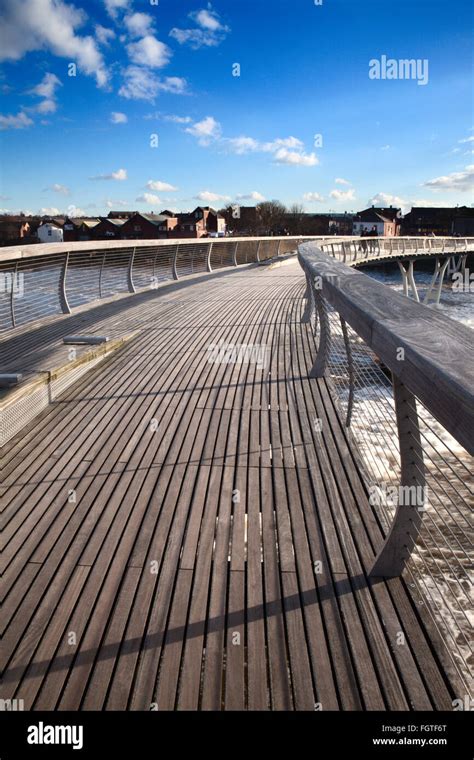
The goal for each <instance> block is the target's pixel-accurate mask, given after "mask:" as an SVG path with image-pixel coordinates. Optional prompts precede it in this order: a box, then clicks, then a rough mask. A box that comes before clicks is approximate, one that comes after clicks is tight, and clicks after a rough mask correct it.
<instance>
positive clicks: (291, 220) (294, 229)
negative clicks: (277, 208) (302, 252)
mask: <svg viewBox="0 0 474 760" xmlns="http://www.w3.org/2000/svg"><path fill="white" fill-rule="evenodd" d="M304 214H305V211H304V206H303V205H302V204H301V203H293V204H292V205H291V206H290V207H289V209H288V214H287V227H288V231H289V233H290V235H301V234H302V233H303V227H304V219H305V217H304Z"/></svg>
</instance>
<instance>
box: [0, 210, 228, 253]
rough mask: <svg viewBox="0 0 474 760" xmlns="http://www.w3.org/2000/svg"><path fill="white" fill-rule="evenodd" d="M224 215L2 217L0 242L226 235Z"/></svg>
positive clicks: (197, 212)
mask: <svg viewBox="0 0 474 760" xmlns="http://www.w3.org/2000/svg"><path fill="white" fill-rule="evenodd" d="M225 231H226V226H225V219H224V217H223V216H222V215H221V214H219V213H218V212H217V211H215V210H214V209H212V208H210V207H209V206H198V207H197V208H195V209H194V211H192V212H191V213H185V214H181V213H173V212H172V211H168V210H164V211H162V212H161V213H160V214H153V213H150V214H142V213H140V212H138V211H121V212H116V211H115V212H114V211H111V212H110V214H109V215H108V216H107V217H88V218H69V217H67V216H66V217H49V218H39V217H23V216H18V217H13V216H9V217H3V218H0V243H1V244H2V245H15V243H22V244H24V243H38V242H40V243H55V242H63V241H64V242H71V241H80V240H114V239H117V240H149V239H153V240H156V239H166V238H202V237H223V236H224V235H225Z"/></svg>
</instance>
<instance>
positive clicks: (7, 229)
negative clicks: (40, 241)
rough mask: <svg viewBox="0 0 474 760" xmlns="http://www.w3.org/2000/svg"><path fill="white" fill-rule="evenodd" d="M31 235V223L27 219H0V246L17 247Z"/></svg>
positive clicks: (7, 217) (19, 217) (5, 217)
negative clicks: (18, 243)
mask: <svg viewBox="0 0 474 760" xmlns="http://www.w3.org/2000/svg"><path fill="white" fill-rule="evenodd" d="M30 235H31V230H30V223H29V221H28V220H27V219H26V217H21V216H3V217H0V244H1V245H15V243H16V242H17V241H18V242H19V241H22V240H23V239H24V238H27V237H29V236H30Z"/></svg>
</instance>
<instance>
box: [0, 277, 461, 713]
mask: <svg viewBox="0 0 474 760" xmlns="http://www.w3.org/2000/svg"><path fill="white" fill-rule="evenodd" d="M304 290H305V282H304V276H303V274H302V272H301V270H300V269H299V267H298V265H297V264H296V262H295V263H292V264H290V265H288V266H283V267H282V266H280V267H274V268H269V267H260V268H248V269H236V270H232V271H226V272H221V273H219V274H217V275H208V276H203V277H200V278H196V279H193V280H191V281H186V282H180V283H178V284H173V285H170V286H166V287H164V288H163V289H161V290H160V291H159V292H147V293H142V294H137V295H134V296H129V297H125V298H121V299H119V300H115V301H111V302H108V303H101V304H99V305H97V304H95V305H92V306H91V307H89V308H88V309H83V310H82V311H80V312H79V313H76V314H74V315H72V316H63V317H60V318H55V319H52V320H49V321H47V322H44V323H41V324H35V325H33V326H31V325H30V326H29V327H28V328H21V329H19V330H17V331H15V332H14V334H13V335H12V334H10V335H7V337H6V339H5V340H4V344H3V346H2V347H3V349H4V351H5V356H6V357H7V360H8V357H10V359H13V358H14V357H15V356H19V355H20V352H23V353H24V355H25V357H26V358H25V362H26V365H27V366H29V367H31V368H33V367H36V368H38V367H40V366H41V363H42V362H43V363H44V362H45V361H46V360H47V359H48V358H51V356H52V355H53V354H54V352H55V351H56V352H57V351H59V350H60V349H59V340H60V338H61V336H64V335H65V334H70V333H71V332H79V331H81V330H82V331H87V332H91V331H92V329H94V331H97V332H106V333H107V334H109V335H120V334H123V333H126V332H132V331H135V330H136V331H138V333H137V335H136V336H135V337H134V338H133V339H132V340H130V341H129V342H128V343H127V344H126V345H125V346H124V347H123V348H122V349H121V350H120V351H119V352H117V353H115V354H114V355H113V356H112V357H111V358H109V359H105V360H104V363H102V364H101V365H100V366H98V367H96V368H95V369H92V370H91V371H90V372H89V373H88V374H87V375H85V376H84V377H83V378H82V379H81V380H79V381H78V382H77V383H76V384H75V385H73V386H72V387H70V388H69V389H68V390H67V391H66V392H65V393H64V394H63V395H62V396H61V397H60V398H59V399H58V400H57V401H55V402H54V403H52V404H51V405H50V406H49V407H48V408H47V409H46V410H45V411H43V412H42V413H41V414H40V416H39V417H37V418H36V419H35V420H34V422H33V423H31V424H30V425H29V426H28V427H26V428H25V429H24V430H23V431H22V432H21V433H20V434H18V435H17V436H16V437H15V438H14V439H13V440H12V441H11V442H10V443H8V444H7V445H6V446H5V449H4V466H3V488H2V502H3V518H4V526H5V552H4V556H5V563H6V569H5V575H4V584H3V588H4V595H5V599H4V608H3V609H4V612H3V616H2V619H3V628H4V646H3V655H2V658H3V664H4V665H5V666H6V671H5V679H4V686H3V693H2V696H3V697H4V698H14V697H16V698H19V699H23V700H24V704H25V709H54V708H59V709H76V708H82V709H103V708H105V709H123V708H130V709H139V710H148V709H150V707H151V706H152V708H155V707H157V708H158V709H160V710H166V709H174V708H178V709H217V710H219V709H227V710H236V709H245V708H248V709H263V710H265V709H300V710H301V709H303V710H313V709H315V706H316V709H318V708H321V709H323V710H329V709H371V710H377V709H381V710H383V709H391V710H406V709H418V710H430V709H452V700H453V698H455V697H456V696H458V695H456V693H455V687H456V685H455V684H453V683H452V682H450V681H449V678H448V675H447V673H446V672H445V669H444V667H443V665H442V664H441V661H440V659H439V653H440V652H441V646H442V645H441V644H440V642H437V641H434V640H433V639H432V638H430V634H429V633H428V632H427V630H426V629H425V628H424V625H423V623H422V622H421V619H420V616H419V615H418V612H417V607H416V605H415V603H414V601H413V600H412V598H411V596H410V593H409V589H408V588H407V587H406V584H405V583H404V581H403V579H400V578H393V579H390V580H374V579H369V578H368V577H367V571H368V568H369V567H370V565H371V564H372V562H373V559H374V556H375V554H376V550H377V549H378V548H379V546H380V543H381V541H382V533H381V529H380V527H379V525H378V523H377V519H376V516H375V514H374V513H373V511H372V508H371V507H370V506H369V505H368V499H367V493H366V490H365V487H364V484H363V481H362V477H361V474H360V471H359V468H358V464H357V461H356V459H355V456H354V453H353V451H352V450H351V447H350V445H349V443H348V440H347V438H346V434H345V431H344V429H343V427H342V426H341V423H340V422H339V418H338V416H337V414H336V412H335V408H334V406H333V402H332V400H331V397H330V394H329V392H328V386H327V384H326V381H325V380H315V379H309V378H308V372H309V370H310V368H311V365H312V363H313V360H314V354H315V347H314V342H313V337H312V335H311V331H310V329H309V327H308V325H306V324H301V323H300V319H301V314H302V310H303V294H304ZM92 325H93V326H94V327H93V328H92ZM220 340H222V341H224V342H225V343H237V344H253V345H255V344H258V345H260V346H262V345H264V346H267V347H268V348H269V349H270V350H269V351H268V364H267V366H265V367H261V366H258V364H257V363H255V362H251V363H241V364H239V363H236V364H231V363H230V364H225V363H219V362H210V361H209V354H208V347H209V345H210V344H216V343H218V342H219V341H220ZM61 350H63V349H61ZM17 364H18V362H17ZM318 420H321V430H319V426H318V424H317V421H318ZM72 491H74V492H75V493H74V495H75V501H72V502H71V501H70V500H69V499H70V498H71V492H72ZM400 634H403V636H404V643H402V642H401V639H400Z"/></svg>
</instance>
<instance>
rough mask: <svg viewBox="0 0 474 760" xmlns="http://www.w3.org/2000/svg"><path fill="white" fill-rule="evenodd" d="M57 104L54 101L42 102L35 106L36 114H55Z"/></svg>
mask: <svg viewBox="0 0 474 760" xmlns="http://www.w3.org/2000/svg"><path fill="white" fill-rule="evenodd" d="M57 107H58V104H57V103H56V101H55V100H42V101H41V103H40V104H39V105H38V106H37V108H36V110H37V111H38V113H55V111H56V109H57Z"/></svg>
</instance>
